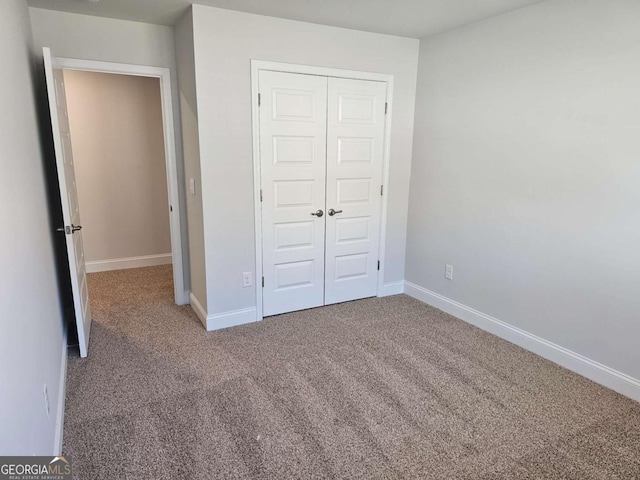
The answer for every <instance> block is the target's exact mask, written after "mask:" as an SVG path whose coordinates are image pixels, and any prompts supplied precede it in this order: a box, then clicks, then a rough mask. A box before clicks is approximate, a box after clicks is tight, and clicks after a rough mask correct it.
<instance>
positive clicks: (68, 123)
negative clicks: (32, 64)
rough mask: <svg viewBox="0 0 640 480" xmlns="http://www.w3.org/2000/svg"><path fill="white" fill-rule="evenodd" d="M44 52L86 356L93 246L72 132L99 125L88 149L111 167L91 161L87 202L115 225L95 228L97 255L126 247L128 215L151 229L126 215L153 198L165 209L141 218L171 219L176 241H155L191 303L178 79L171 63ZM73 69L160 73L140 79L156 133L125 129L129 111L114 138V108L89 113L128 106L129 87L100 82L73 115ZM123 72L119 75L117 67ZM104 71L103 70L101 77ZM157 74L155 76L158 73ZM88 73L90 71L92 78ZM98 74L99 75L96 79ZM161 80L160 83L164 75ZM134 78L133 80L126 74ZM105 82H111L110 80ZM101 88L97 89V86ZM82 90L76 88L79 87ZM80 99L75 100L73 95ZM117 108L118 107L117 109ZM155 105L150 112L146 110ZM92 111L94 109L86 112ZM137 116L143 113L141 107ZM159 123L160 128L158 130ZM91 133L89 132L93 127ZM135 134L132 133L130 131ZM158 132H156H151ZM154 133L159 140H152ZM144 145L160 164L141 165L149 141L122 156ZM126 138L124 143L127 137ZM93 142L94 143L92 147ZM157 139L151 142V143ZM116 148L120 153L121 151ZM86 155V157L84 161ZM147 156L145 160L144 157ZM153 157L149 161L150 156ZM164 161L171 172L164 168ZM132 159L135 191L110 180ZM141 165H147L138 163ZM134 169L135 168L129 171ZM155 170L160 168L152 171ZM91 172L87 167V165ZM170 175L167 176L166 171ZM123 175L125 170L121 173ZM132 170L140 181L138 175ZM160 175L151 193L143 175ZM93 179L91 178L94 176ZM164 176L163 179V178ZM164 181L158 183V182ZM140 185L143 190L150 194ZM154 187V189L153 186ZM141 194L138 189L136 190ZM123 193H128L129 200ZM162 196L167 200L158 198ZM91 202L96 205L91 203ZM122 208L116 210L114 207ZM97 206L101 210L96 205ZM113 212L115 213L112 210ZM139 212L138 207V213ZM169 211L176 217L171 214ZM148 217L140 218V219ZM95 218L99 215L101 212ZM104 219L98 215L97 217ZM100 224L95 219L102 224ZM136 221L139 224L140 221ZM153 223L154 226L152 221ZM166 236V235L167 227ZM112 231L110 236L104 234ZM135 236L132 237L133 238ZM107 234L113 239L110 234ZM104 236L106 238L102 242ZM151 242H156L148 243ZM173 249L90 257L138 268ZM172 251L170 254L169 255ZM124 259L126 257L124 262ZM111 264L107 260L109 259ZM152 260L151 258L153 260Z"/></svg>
mask: <svg viewBox="0 0 640 480" xmlns="http://www.w3.org/2000/svg"><path fill="white" fill-rule="evenodd" d="M43 57H44V70H45V79H46V86H47V97H48V103H49V110H50V114H51V127H52V134H53V146H54V151H55V162H56V170H57V176H58V185H59V191H60V199H61V206H62V214H63V215H62V216H63V221H64V225H62V226H60V227H58V228H57V231H58V232H60V234H63V235H64V238H65V244H66V249H67V261H68V263H69V272H70V274H71V275H70V277H71V285H70V286H71V292H72V294H73V305H74V313H75V323H76V327H77V335H78V343H79V346H80V356H81V357H86V356H87V354H88V346H89V334H90V331H91V318H92V315H91V311H90V309H89V301H88V289H87V269H86V264H85V260H86V258H85V249H84V241H83V238H84V235H83V233H82V228H83V227H82V224H81V221H80V220H81V219H80V214H79V212H80V205H79V198H80V195H79V194H78V184H77V180H76V163H75V159H74V157H73V153H72V151H73V147H72V140H71V130H72V123H75V127H76V132H75V133H76V134H77V133H82V132H78V130H85V129H86V130H87V131H93V133H94V134H95V135H94V138H93V139H92V142H93V143H92V142H91V141H87V142H86V143H83V142H84V140H86V139H83V142H81V147H80V150H83V149H86V151H89V152H91V153H90V154H87V155H86V157H87V158H85V161H87V160H88V161H89V163H90V162H94V166H93V169H96V165H98V166H99V168H100V169H103V170H102V171H101V173H100V174H98V175H95V172H92V171H91V170H92V168H91V166H90V165H89V166H87V165H85V166H87V167H88V171H90V172H91V174H90V175H88V176H87V178H89V177H95V178H90V180H91V181H92V182H93V183H92V184H91V185H86V184H85V187H86V188H85V195H84V196H85V203H86V202H87V198H89V197H90V196H93V197H96V198H94V199H93V200H92V201H93V203H94V204H95V205H92V207H96V206H97V207H96V209H97V211H98V212H100V213H101V214H99V215H97V217H102V218H101V220H105V219H108V220H110V221H111V224H109V222H108V221H107V222H102V223H106V224H107V227H105V228H104V230H103V234H102V235H96V236H94V239H93V241H94V242H95V244H94V247H93V249H94V251H93V254H94V255H100V253H98V252H103V253H104V251H110V252H111V253H113V251H114V250H115V251H122V250H121V248H122V245H121V244H122V243H123V242H122V241H121V240H123V239H124V238H125V236H126V232H125V228H123V226H124V225H126V224H127V223H128V224H129V227H130V229H131V230H135V231H134V232H133V237H134V238H135V237H136V235H137V236H147V237H148V235H147V233H148V232H146V231H145V228H144V227H145V225H143V228H142V229H139V228H137V226H136V219H135V218H134V220H133V221H131V220H130V219H129V221H128V222H127V221H125V220H124V218H123V217H124V216H125V215H127V214H128V213H129V212H128V210H131V211H135V210H136V209H138V210H140V208H139V207H140V206H141V205H143V204H146V205H149V204H151V205H153V206H154V207H159V210H158V211H157V212H154V213H151V212H149V211H146V212H144V214H143V216H142V217H140V215H139V213H140V212H139V211H138V219H137V220H138V221H141V223H143V224H154V223H155V224H157V226H159V228H160V230H162V228H163V227H164V228H165V229H166V226H167V223H168V227H169V237H170V238H169V241H168V242H167V239H166V235H165V236H164V238H161V239H153V238H151V243H155V248H164V249H165V250H166V248H167V244H170V247H171V250H170V251H171V254H170V260H169V263H170V264H171V265H172V267H173V268H172V276H173V292H174V295H173V297H174V298H173V300H174V301H175V303H177V304H179V305H182V304H185V303H187V298H186V297H187V296H186V292H185V290H184V272H183V268H184V267H183V262H182V242H181V227H180V226H181V221H180V200H179V195H178V191H179V190H178V178H177V164H176V150H175V136H174V130H173V121H174V119H173V113H172V106H171V86H170V77H169V70H168V69H166V68H157V67H144V66H135V65H125V64H113V63H104V62H93V61H86V60H74V59H64V58H58V57H55V56H53V55H52V54H51V51H50V49H48V48H46V47H45V48H43ZM65 71H74V72H93V73H98V74H100V78H101V81H102V82H107V83H108V82H110V81H113V80H116V81H119V82H120V83H122V80H125V81H126V80H127V79H125V78H124V76H126V75H128V76H132V77H151V78H152V81H151V83H150V84H149V85H138V88H142V90H147V89H148V92H145V93H146V94H150V95H151V96H148V95H142V97H141V98H143V99H144V98H145V97H148V98H146V100H147V102H150V103H151V104H153V103H155V105H154V107H153V108H150V107H149V105H146V107H145V105H144V103H145V102H144V101H142V104H143V105H142V108H143V110H146V109H149V110H154V111H155V118H154V119H153V120H150V119H148V118H147V119H143V123H145V122H148V123H150V124H154V125H155V127H156V128H155V130H154V129H153V128H151V126H150V125H140V126H139V127H140V132H138V133H141V132H143V131H144V132H145V133H144V136H145V137H148V138H143V139H142V140H143V141H142V142H139V141H138V140H140V138H137V137H136V135H135V132H134V135H130V133H132V132H128V131H127V129H126V128H125V129H122V125H120V122H122V123H126V122H127V120H128V119H126V118H125V117H128V115H125V114H123V113H117V112H116V114H115V120H114V119H111V123H112V125H111V126H112V128H113V126H114V125H113V124H115V127H116V128H114V129H115V130H116V131H117V132H118V133H116V134H115V135H114V138H109V139H107V140H106V142H105V141H104V138H103V137H105V136H107V135H105V131H103V130H104V128H103V127H108V125H107V124H108V123H109V122H108V121H107V120H108V119H107V118H106V117H107V116H108V115H105V116H104V117H102V116H100V115H98V116H97V119H96V118H93V120H88V118H89V117H88V116H86V115H90V114H95V112H93V109H94V108H96V107H97V105H96V104H99V103H100V101H102V103H104V105H103V109H106V111H107V112H108V111H109V110H110V109H112V108H113V107H114V105H115V104H118V103H120V106H121V107H122V105H123V104H126V103H127V101H126V100H125V102H124V103H123V101H122V100H123V98H121V95H123V92H122V91H119V92H115V93H114V94H113V95H112V96H111V98H110V100H109V98H107V99H106V100H105V97H109V95H106V94H105V90H104V89H103V88H102V89H101V88H99V87H98V88H94V90H95V91H96V92H99V93H100V95H98V96H97V97H95V98H93V99H91V98H83V99H80V100H78V101H77V102H75V104H76V105H75V107H74V109H75V110H76V112H75V113H76V114H77V115H76V116H77V118H76V119H75V120H73V121H72V120H71V119H70V116H69V111H68V109H67V86H66V85H65V84H66V81H71V83H74V82H75V81H76V80H78V79H79V77H81V75H76V74H74V73H69V72H68V73H67V78H65ZM114 74H117V75H114ZM96 78H98V77H96ZM153 79H155V80H153ZM85 80H86V79H85ZM94 80H95V79H94ZM158 81H159V83H156V82H158ZM125 83H126V82H125ZM103 86H104V85H103ZM94 93H95V92H94ZM71 97H72V98H73V97H74V94H72V95H71ZM128 101H129V102H131V103H134V104H136V103H138V101H137V100H135V99H129V100H128ZM72 103H74V102H72ZM110 113H113V112H110ZM143 113H148V112H143ZM85 114H86V115H85ZM118 115H122V117H118ZM134 117H135V115H134ZM152 131H153V133H151V132H152ZM85 133H86V132H85ZM96 137H98V139H99V140H100V141H102V142H103V143H102V144H101V145H99V146H96V145H95V143H96ZM125 137H128V138H125ZM150 137H153V139H151V138H150ZM150 140H153V141H150ZM135 143H137V144H138V145H146V147H147V148H146V150H148V152H147V153H149V152H150V156H151V157H155V162H156V163H158V161H159V162H160V163H159V164H158V165H155V166H154V167H153V168H152V167H151V166H150V165H146V166H143V167H141V168H140V169H141V171H138V172H135V171H134V170H136V165H138V164H140V161H139V160H140V158H137V157H138V156H140V157H141V158H142V157H144V155H142V151H143V150H145V149H144V148H138V151H136V149H135V148H134V149H133V150H134V153H131V152H129V157H128V158H125V159H124V160H123V159H121V158H117V157H118V155H121V152H120V151H119V150H118V149H119V148H120V147H122V145H124V144H127V145H128V144H135ZM121 144H122V145H121ZM87 145H89V147H87ZM149 147H150V148H149ZM103 150H104V151H107V152H111V156H109V155H106V157H107V158H106V160H105V158H97V160H96V159H95V158H90V159H88V157H92V156H95V157H101V156H103V155H104V153H105V152H104V151H103ZM114 151H116V153H113V152H114ZM100 161H102V162H105V161H106V163H108V165H106V166H105V165H100V163H99V162H100ZM83 163H84V162H83ZM142 163H143V164H144V161H143V162H142ZM147 163H148V162H147ZM163 165H164V170H165V173H164V174H163V168H162V166H163ZM118 166H120V167H122V166H124V174H123V173H122V172H120V180H121V181H122V179H123V178H124V179H125V180H127V181H129V183H132V184H133V190H131V191H128V192H126V193H125V192H123V191H121V189H122V185H109V184H108V182H107V181H106V180H107V179H108V178H109V177H113V173H114V171H115V170H117V167H118ZM138 167H139V165H138ZM127 169H129V171H127ZM152 170H153V172H152ZM85 174H86V171H85ZM165 175H166V176H165ZM116 177H117V175H116ZM131 178H133V181H132V182H131ZM154 178H155V179H156V180H157V179H158V178H159V179H160V182H159V183H160V184H161V185H160V186H159V187H160V188H159V189H157V188H156V192H157V194H156V196H157V198H152V199H148V198H146V196H145V192H144V189H143V188H138V187H139V186H141V184H142V183H145V182H146V183H149V181H150V180H151V183H153V181H152V180H153V179H154ZM86 181H87V180H85V182H86ZM156 183H158V182H157V181H156ZM156 187H158V185H156ZM137 190H142V195H140V192H138V191H137ZM100 192H102V193H103V197H104V194H105V193H106V194H107V197H109V195H110V196H111V198H110V199H109V198H107V199H106V200H105V198H99V197H100V196H99V195H96V193H98V194H99V193H100ZM147 193H148V192H147ZM136 195H137V196H136ZM119 196H124V197H126V198H125V199H124V201H122V200H123V199H122V198H119ZM158 199H160V200H159V201H160V203H161V204H160V205H155V204H156V203H157V202H158ZM90 210H91V208H90ZM112 210H113V211H115V213H114V212H112ZM162 210H164V212H165V213H164V216H165V220H164V221H163V220H162V218H161V217H162V216H163V215H162ZM94 213H95V211H94ZM144 215H148V216H149V219H147V218H144ZM111 217H112V218H111ZM134 217H135V215H134ZM166 217H168V222H167V219H166ZM141 218H142V219H143V220H140V219H141ZM93 220H96V219H95V218H94V219H93ZM96 225H97V223H96ZM94 227H95V225H94ZM134 227H135V228H134ZM152 230H153V229H152ZM154 234H157V232H152V235H151V237H153V236H154ZM160 236H162V235H160ZM103 237H107V238H103ZM130 239H131V238H130ZM105 240H106V241H105ZM136 242H137V246H135V247H134V250H135V249H136V248H140V246H139V245H140V244H145V243H149V238H146V239H140V238H135V242H134V243H136ZM100 244H101V245H100ZM147 247H148V245H147ZM168 256H169V254H168V253H161V254H152V255H142V256H138V257H124V258H115V259H113V258H112V259H106V260H97V261H96V260H94V262H92V263H93V264H91V263H90V268H94V271H96V270H95V269H96V268H97V269H104V268H106V269H107V270H114V269H119V268H123V267H124V268H131V267H136V266H144V265H140V264H139V263H138V264H136V263H135V262H141V261H145V262H148V261H149V260H151V261H153V262H156V263H158V262H159V263H165V262H166V261H167V260H168V259H167V258H166V257H168ZM163 257H164V261H163V260H162V258H163ZM123 263H124V264H123ZM105 265H107V267H105ZM147 265H148V263H147Z"/></svg>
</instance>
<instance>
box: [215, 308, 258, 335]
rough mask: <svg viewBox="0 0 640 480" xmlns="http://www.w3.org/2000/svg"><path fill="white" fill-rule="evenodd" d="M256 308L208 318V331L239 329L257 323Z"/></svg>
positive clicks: (217, 314) (216, 314) (218, 314)
mask: <svg viewBox="0 0 640 480" xmlns="http://www.w3.org/2000/svg"><path fill="white" fill-rule="evenodd" d="M256 315H257V312H256V307H251V308H243V309H240V310H232V311H230V312H223V313H214V314H211V315H208V316H207V325H206V327H207V330H208V331H209V332H211V331H213V330H221V329H223V328H229V327H237V326H238V325H244V324H245V323H253V322H255V321H256Z"/></svg>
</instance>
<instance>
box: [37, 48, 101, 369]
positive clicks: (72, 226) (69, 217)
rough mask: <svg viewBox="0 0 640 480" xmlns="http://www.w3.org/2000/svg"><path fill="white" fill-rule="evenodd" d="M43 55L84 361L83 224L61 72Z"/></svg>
mask: <svg viewBox="0 0 640 480" xmlns="http://www.w3.org/2000/svg"><path fill="white" fill-rule="evenodd" d="M42 53H43V56H44V72H45V77H46V80H47V97H48V99H49V112H50V114H51V129H52V131H53V146H54V150H55V156H56V169H57V171H58V183H59V185H60V200H61V203H62V216H63V219H64V225H63V226H61V227H60V228H59V229H58V231H59V232H60V233H61V234H64V236H65V239H66V244H67V254H68V259H69V272H70V273H71V289H72V291H73V303H74V311H75V315H76V326H77V328H78V341H79V343H80V356H81V357H86V356H87V351H88V347H89V332H90V331H91V311H90V310H89V291H88V286H87V271H86V270H85V264H84V248H83V245H82V231H81V230H82V224H81V223H80V208H79V207H78V194H77V190H76V176H75V171H74V167H73V152H72V151H71V135H70V133H69V118H68V114H67V100H66V96H65V91H64V76H63V73H62V70H61V69H59V68H55V67H56V63H57V62H56V59H55V57H52V56H51V50H49V49H48V48H46V47H45V48H43V49H42Z"/></svg>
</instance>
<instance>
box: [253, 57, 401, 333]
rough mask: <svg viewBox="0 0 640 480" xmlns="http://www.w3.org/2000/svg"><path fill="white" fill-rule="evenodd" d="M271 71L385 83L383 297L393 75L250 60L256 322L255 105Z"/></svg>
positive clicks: (257, 143)
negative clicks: (262, 76)
mask: <svg viewBox="0 0 640 480" xmlns="http://www.w3.org/2000/svg"><path fill="white" fill-rule="evenodd" d="M261 70H266V71H273V72H283V73H298V74H304V75H318V76H322V77H336V78H348V79H353V80H371V81H377V82H384V83H386V84H387V114H386V115H385V127H384V154H383V159H382V188H383V189H384V194H383V195H382V209H381V212H380V232H379V242H380V246H379V253H378V257H379V259H380V270H379V271H378V290H377V294H376V295H377V296H378V297H380V296H383V295H382V292H383V291H384V290H383V286H384V270H385V253H386V251H385V250H386V234H387V211H388V209H387V202H388V198H389V195H388V190H389V189H388V187H387V186H388V185H389V157H390V152H391V117H392V114H393V75H387V74H382V73H371V72H360V71H356V70H343V69H337V68H325V67H315V66H310V65H296V64H291V63H277V62H269V61H264V60H251V125H252V137H253V199H254V207H253V208H254V222H255V244H254V249H255V259H256V272H255V282H254V285H255V289H256V320H258V321H260V320H262V319H263V316H262V312H263V310H262V294H263V292H262V276H263V269H262V267H263V265H262V205H261V203H262V202H261V199H260V188H261V171H260V169H261V163H260V130H259V123H260V110H259V105H258V94H259V93H260V91H259V87H260V85H259V77H260V71H261Z"/></svg>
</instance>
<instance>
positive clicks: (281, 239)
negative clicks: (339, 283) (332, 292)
mask: <svg viewBox="0 0 640 480" xmlns="http://www.w3.org/2000/svg"><path fill="white" fill-rule="evenodd" d="M259 91H260V98H261V105H260V158H261V180H262V255H263V275H264V290H263V314H264V316H269V315H276V314H279V313H284V312H291V311H295V310H302V309H305V308H313V307H317V306H320V305H323V304H324V243H325V241H324V239H325V216H324V213H325V212H324V209H325V169H326V165H325V161H326V134H327V131H326V129H327V78H326V77H317V76H312V75H300V74H291V73H280V72H268V71H261V72H260V78H259ZM316 213H317V214H316Z"/></svg>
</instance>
